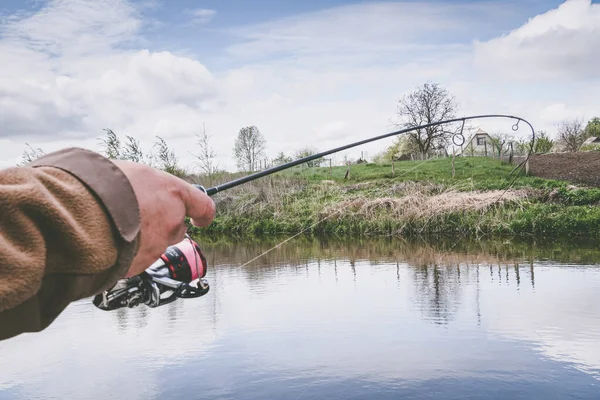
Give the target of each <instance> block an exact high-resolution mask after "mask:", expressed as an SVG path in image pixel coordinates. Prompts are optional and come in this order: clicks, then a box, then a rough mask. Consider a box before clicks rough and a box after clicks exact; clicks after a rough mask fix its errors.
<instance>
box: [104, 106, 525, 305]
mask: <svg viewBox="0 0 600 400" xmlns="http://www.w3.org/2000/svg"><path fill="white" fill-rule="evenodd" d="M481 118H509V119H515V120H517V122H516V123H515V124H514V125H513V126H512V130H513V131H517V130H518V129H519V123H520V122H521V121H522V122H524V123H526V124H527V125H528V126H529V128H530V129H531V132H532V141H531V145H530V148H529V153H528V155H527V157H526V159H525V160H524V161H522V162H521V163H520V164H519V166H517V167H516V168H515V169H517V168H519V167H520V166H522V165H523V164H524V163H525V162H526V160H527V159H529V156H530V155H531V153H532V151H533V143H534V141H535V130H534V129H533V126H532V125H531V123H529V122H528V121H527V120H525V119H523V118H521V117H517V116H513V115H506V114H484V115H473V116H468V117H460V118H453V119H447V120H443V121H437V122H432V123H429V124H424V125H419V126H414V127H408V128H405V129H400V130H397V131H394V132H390V133H386V134H383V135H379V136H375V137H372V138H368V139H364V140H360V141H358V142H354V143H350V144H347V145H344V146H340V147H336V148H334V149H331V150H327V151H323V152H320V153H316V154H312V155H310V156H306V157H303V158H299V159H297V160H294V161H290V162H287V163H285V164H281V165H277V166H274V167H271V168H268V169H265V170H263V171H259V172H256V173H253V174H250V175H247V176H244V177H241V178H238V179H234V180H232V181H229V182H226V183H223V184H221V185H217V186H214V187H211V188H208V189H205V188H204V187H203V186H202V185H194V187H196V188H198V189H199V190H202V191H203V192H205V193H206V194H207V195H209V196H213V195H215V194H217V193H220V192H222V191H224V190H228V189H231V188H233V187H236V186H239V185H242V184H244V183H248V182H251V181H254V180H256V179H259V178H262V177H265V176H268V175H271V174H274V173H276V172H279V171H283V170H286V169H288V168H292V167H294V166H296V165H300V164H304V163H307V162H309V161H312V160H316V159H318V158H321V157H324V156H327V155H329V154H333V153H337V152H340V151H342V150H346V149H350V148H352V147H356V146H360V145H363V144H366V143H370V142H374V141H377V140H381V139H385V138H389V137H392V136H397V135H401V134H403V133H407V132H410V131H414V130H417V129H426V128H430V127H434V126H439V125H445V124H451V123H455V122H462V126H461V128H460V131H459V132H456V133H453V134H452V141H453V143H454V144H455V145H457V146H462V145H463V144H464V142H465V138H464V135H463V131H464V127H465V121H467V120H474V119H481ZM457 140H459V141H460V143H457ZM515 179H516V176H515ZM207 268H208V265H207V262H206V258H205V256H204V254H203V253H202V250H201V248H200V246H199V245H198V244H197V243H196V242H195V241H194V240H193V239H192V238H191V237H190V236H189V235H186V237H185V238H184V239H183V240H182V241H181V242H179V243H177V244H175V245H172V246H169V247H168V248H167V250H166V251H165V252H164V253H163V254H162V255H161V256H160V258H159V259H158V260H156V261H155V262H154V263H153V264H152V265H151V266H150V267H148V268H147V269H146V270H145V271H144V272H142V273H141V274H140V275H137V276H134V277H132V278H125V279H121V280H119V281H118V282H117V283H116V284H115V285H114V286H113V287H112V288H110V289H108V290H106V291H104V292H102V293H100V294H98V295H96V296H95V297H94V299H93V303H94V305H95V306H96V307H97V308H99V309H101V310H104V311H112V310H116V309H118V308H122V307H128V308H133V307H137V306H139V305H141V304H145V305H146V306H148V307H151V308H156V307H159V306H162V305H165V304H169V303H172V302H173V301H175V300H177V299H178V298H183V299H185V298H197V297H202V296H204V295H205V294H206V293H208V292H209V290H210V285H209V283H208V280H207V279H206V278H205V276H206V272H207Z"/></svg>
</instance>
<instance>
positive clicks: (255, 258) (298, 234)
mask: <svg viewBox="0 0 600 400" xmlns="http://www.w3.org/2000/svg"><path fill="white" fill-rule="evenodd" d="M430 160H432V159H431V158H429V159H427V160H425V161H423V162H421V163H419V164H418V165H417V166H416V167H414V168H411V169H409V170H407V171H405V172H404V173H403V174H401V175H398V176H397V177H396V178H400V177H401V176H404V175H406V174H408V173H409V172H410V171H413V170H414V169H416V168H418V167H420V166H421V165H423V164H425V163H426V162H428V161H430ZM342 211H344V209H343V208H340V209H339V210H338V211H336V212H334V213H332V214H330V215H328V216H326V217H325V218H321V219H320V220H319V221H317V222H315V223H314V224H312V225H310V226H309V227H307V228H304V229H303V230H301V231H300V232H299V233H297V234H295V235H294V236H292V237H290V238H287V239H285V240H284V241H282V242H281V243H278V244H277V245H275V246H273V247H271V248H270V249H268V250H266V251H265V252H263V253H261V254H260V255H258V256H256V257H254V258H253V259H252V260H250V261H248V262H246V263H244V264H243V265H240V266H239V268H243V267H245V266H247V265H249V264H251V263H252V262H254V261H256V260H258V259H259V258H261V257H262V256H264V255H266V254H268V253H270V252H271V251H273V250H275V249H276V248H278V247H281V245H283V244H285V243H287V242H289V241H290V240H292V239H294V238H296V237H298V236H300V235H301V234H303V233H304V232H306V231H308V230H310V229H312V228H313V227H315V226H317V225H318V224H320V223H321V222H324V221H325V220H327V219H329V218H331V217H333V216H334V215H336V214H339V213H341V212H342ZM236 269H237V268H236Z"/></svg>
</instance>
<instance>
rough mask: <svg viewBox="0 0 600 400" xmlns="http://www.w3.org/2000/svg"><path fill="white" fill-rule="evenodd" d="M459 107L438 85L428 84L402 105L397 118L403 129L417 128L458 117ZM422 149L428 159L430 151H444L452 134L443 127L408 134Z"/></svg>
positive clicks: (407, 97) (399, 106)
mask: <svg viewBox="0 0 600 400" xmlns="http://www.w3.org/2000/svg"><path fill="white" fill-rule="evenodd" d="M457 107H458V106H457V104H456V101H455V99H454V97H453V96H452V95H451V94H450V93H449V92H448V91H447V90H446V89H443V88H441V87H440V86H439V85H438V84H436V83H425V84H424V85H423V86H421V87H419V88H418V89H417V90H415V91H414V92H412V93H410V94H408V95H406V96H404V97H403V98H401V99H400V100H399V101H398V110H397V114H398V116H399V117H400V119H401V121H403V122H401V123H399V124H398V125H399V126H400V127H403V128H415V127H417V126H420V125H425V124H431V123H434V122H439V121H442V120H446V119H452V118H454V117H455V113H456V109H457ZM405 135H406V136H407V137H410V138H411V139H412V140H413V141H414V143H415V144H416V145H417V146H418V149H419V153H421V154H422V155H423V158H426V156H427V154H428V153H429V151H430V150H438V149H444V148H446V146H447V145H448V140H449V138H450V137H451V135H452V133H451V132H448V131H446V130H445V129H444V127H443V126H440V125H438V126H431V127H428V128H419V129H415V130H413V131H410V132H407V133H406V134H405Z"/></svg>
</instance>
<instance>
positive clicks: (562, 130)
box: [558, 119, 585, 152]
mask: <svg viewBox="0 0 600 400" xmlns="http://www.w3.org/2000/svg"><path fill="white" fill-rule="evenodd" d="M584 141H585V137H584V129H583V121H582V120H579V119H572V120H564V121H562V122H561V123H560V124H559V126H558V142H559V143H560V145H561V146H562V147H563V149H564V150H565V151H569V152H576V151H578V150H579V148H580V147H581V145H582V144H583V142H584Z"/></svg>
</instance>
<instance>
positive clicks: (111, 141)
mask: <svg viewBox="0 0 600 400" xmlns="http://www.w3.org/2000/svg"><path fill="white" fill-rule="evenodd" d="M104 131H105V132H106V138H104V139H102V140H101V142H102V144H101V146H102V147H104V155H105V156H106V158H109V159H112V160H114V159H118V158H120V156H121V141H120V140H119V138H118V137H117V134H116V133H114V132H113V131H112V129H104Z"/></svg>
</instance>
